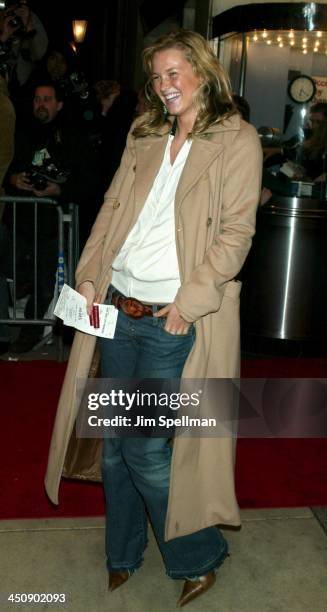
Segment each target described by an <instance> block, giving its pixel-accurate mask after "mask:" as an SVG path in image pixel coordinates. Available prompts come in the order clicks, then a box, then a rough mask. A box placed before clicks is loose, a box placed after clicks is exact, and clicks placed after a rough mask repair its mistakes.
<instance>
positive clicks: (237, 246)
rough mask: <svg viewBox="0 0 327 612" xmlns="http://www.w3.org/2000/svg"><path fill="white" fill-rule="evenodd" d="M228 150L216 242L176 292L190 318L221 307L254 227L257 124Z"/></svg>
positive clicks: (259, 159)
mask: <svg viewBox="0 0 327 612" xmlns="http://www.w3.org/2000/svg"><path fill="white" fill-rule="evenodd" d="M243 125H244V124H243ZM225 155H226V163H225V171H224V175H223V188H222V207H221V217H220V226H219V228H218V230H217V235H216V237H215V241H214V244H213V245H212V246H211V247H210V248H209V249H208V250H207V252H206V254H205V257H204V260H203V263H201V264H200V265H199V266H197V267H196V268H195V269H194V270H193V273H192V274H191V276H190V278H189V279H188V280H187V282H185V283H184V284H182V286H181V287H180V289H179V291H178V293H177V295H176V298H175V303H176V305H177V307H178V309H179V312H180V314H181V315H182V317H183V318H184V319H185V320H186V321H188V322H193V321H196V320H197V319H199V318H200V317H203V316H205V315H207V314H209V313H210V312H216V311H218V310H219V308H220V305H221V301H222V298H223V295H224V290H225V286H226V283H227V282H228V281H230V280H232V279H233V278H235V276H236V275H237V274H238V272H239V271H240V269H241V267H242V265H243V263H244V261H245V258H246V256H247V254H248V252H249V249H250V247H251V242H252V236H253V234H254V232H255V219H256V210H257V206H258V202H259V195H260V189H261V173H262V150H261V145H260V141H259V139H258V136H257V133H256V130H255V129H254V128H253V126H251V125H249V124H246V125H244V127H242V129H241V130H240V131H239V132H238V133H237V136H236V137H235V138H234V139H233V142H232V143H231V144H230V145H229V146H228V148H227V147H226V153H225ZM218 191H219V190H218V189H217V193H218Z"/></svg>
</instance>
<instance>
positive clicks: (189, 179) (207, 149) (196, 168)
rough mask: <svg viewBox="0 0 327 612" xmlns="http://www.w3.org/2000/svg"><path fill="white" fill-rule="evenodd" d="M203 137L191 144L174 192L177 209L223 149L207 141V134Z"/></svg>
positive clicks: (217, 144) (215, 143)
mask: <svg viewBox="0 0 327 612" xmlns="http://www.w3.org/2000/svg"><path fill="white" fill-rule="evenodd" d="M205 136H207V137H206V138H205V137H204V136H203V137H201V138H194V142H193V143H192V147H191V150H190V152H189V155H188V158H187V161H186V164H185V166H184V170H183V172H182V175H181V178H180V181H179V184H178V188H177V192H176V200H175V201H176V204H177V207H178V206H179V205H180V204H181V202H182V200H183V199H184V198H185V196H186V195H187V193H188V192H189V191H190V190H191V189H192V187H193V186H194V185H195V184H196V183H197V182H198V181H199V180H200V178H201V176H202V175H203V174H204V173H205V172H206V170H207V169H208V168H209V166H210V165H211V164H212V163H213V161H214V160H215V159H216V158H217V157H218V156H219V155H220V154H221V153H222V151H223V149H224V146H223V144H221V143H217V142H213V141H212V140H209V138H211V136H210V135H209V134H208V135H205Z"/></svg>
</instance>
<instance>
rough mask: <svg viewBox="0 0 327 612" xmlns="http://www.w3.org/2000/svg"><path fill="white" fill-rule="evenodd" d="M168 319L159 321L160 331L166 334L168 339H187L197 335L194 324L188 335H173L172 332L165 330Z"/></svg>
mask: <svg viewBox="0 0 327 612" xmlns="http://www.w3.org/2000/svg"><path fill="white" fill-rule="evenodd" d="M166 320H167V319H166V318H160V319H158V322H159V329H160V330H161V331H162V332H163V333H164V334H166V335H167V336H168V337H170V338H185V337H187V336H191V335H192V334H194V333H195V328H194V324H193V323H191V325H190V327H189V328H188V330H187V332H186V334H172V333H171V332H169V331H167V330H166V329H165V325H166Z"/></svg>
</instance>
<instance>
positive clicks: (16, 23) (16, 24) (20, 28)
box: [6, 0, 27, 36]
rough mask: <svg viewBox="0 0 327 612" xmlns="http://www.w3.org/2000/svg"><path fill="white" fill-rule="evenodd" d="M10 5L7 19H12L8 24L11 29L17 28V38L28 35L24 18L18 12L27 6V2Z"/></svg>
mask: <svg viewBox="0 0 327 612" xmlns="http://www.w3.org/2000/svg"><path fill="white" fill-rule="evenodd" d="M9 4H10V8H8V9H7V10H6V17H10V19H9V21H8V24H9V25H10V27H11V28H15V32H14V35H15V36H22V35H24V34H25V33H26V28H25V25H24V22H23V20H22V18H21V17H20V15H17V13H16V11H17V9H19V8H21V7H22V6H27V2H24V0H20V1H19V2H10V3H9Z"/></svg>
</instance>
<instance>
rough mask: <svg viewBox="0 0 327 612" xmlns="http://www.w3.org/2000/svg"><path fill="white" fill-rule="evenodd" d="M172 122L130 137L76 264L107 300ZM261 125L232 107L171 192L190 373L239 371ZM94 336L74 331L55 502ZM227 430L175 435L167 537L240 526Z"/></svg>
mask: <svg viewBox="0 0 327 612" xmlns="http://www.w3.org/2000/svg"><path fill="white" fill-rule="evenodd" d="M167 138H168V132H167V128H164V129H162V135H160V136H158V137H146V138H140V139H134V138H133V137H132V136H131V135H129V137H128V140H127V146H126V149H125V152H124V155H123V157H122V162H121V165H120V168H119V169H118V171H117V173H116V175H115V177H114V179H113V181H112V183H111V186H110V188H109V190H108V191H107V193H106V195H105V202H104V205H103V207H102V209H101V211H100V213H99V215H98V217H97V220H96V222H95V224H94V226H93V229H92V233H91V236H90V238H89V240H88V242H87V244H86V246H85V249H84V251H83V254H82V257H81V260H80V262H79V265H78V268H77V272H76V282H77V284H80V283H81V282H82V281H84V280H93V281H94V282H95V285H96V287H97V291H98V293H99V294H100V296H101V299H102V300H104V299H105V296H106V292H107V288H108V285H109V284H110V279H111V263H112V261H113V259H114V257H115V255H116V253H117V252H118V251H119V249H120V247H121V246H122V244H123V243H124V241H125V239H126V237H127V235H128V233H129V231H130V229H131V228H132V227H133V225H134V223H135V222H136V220H137V218H138V216H139V214H140V211H141V209H142V207H143V205H144V203H145V200H146V198H147V195H148V193H149V191H150V188H151V186H152V184H153V181H154V179H155V177H156V174H157V172H158V170H159V167H160V165H161V161H162V159H163V154H164V151H165V146H166V143H167ZM261 166H262V157H261V147H260V143H259V139H258V137H257V134H256V131H255V129H254V128H253V127H252V126H251V125H249V124H247V123H245V122H244V121H242V120H241V119H240V117H239V116H238V115H234V116H233V117H231V118H230V119H229V120H227V121H225V122H224V124H218V125H215V126H212V127H211V128H209V129H208V130H207V132H206V133H204V134H202V135H201V136H199V137H196V138H194V141H193V144H192V147H191V150H190V153H189V156H188V159H187V162H186V164H185V167H184V170H183V173H182V176H181V179H180V182H179V185H178V189H177V193H176V198H175V223H176V245H177V253H178V260H179V266H180V274H181V279H182V285H181V288H180V290H179V292H178V294H177V298H176V303H177V305H178V308H179V310H180V312H181V314H182V316H183V317H184V318H185V319H186V320H187V321H190V322H191V321H192V322H195V327H196V341H195V344H194V345H193V348H192V350H191V353H190V355H189V357H188V359H187V362H186V364H185V367H184V372H183V376H184V377H186V378H229V377H238V375H239V359H240V357H239V355H240V350H239V292H240V283H237V282H235V281H233V280H232V279H233V278H234V277H235V275H236V274H237V273H238V271H239V270H240V268H241V266H242V264H243V262H244V260H245V257H246V255H247V253H248V251H249V248H250V245H251V238H252V235H253V233H254V228H255V216H256V207H257V203H258V199H259V192H260V184H261ZM94 347H95V339H94V337H93V336H89V335H87V334H83V333H79V332H77V333H76V336H75V340H74V343H73V346H72V350H71V354H70V359H69V363H68V367H67V372H66V377H65V381H64V384H63V388H62V392H61V396H60V401H59V405H58V411H57V416H56V421H55V425H54V431H53V435H52V441H51V447H50V453H49V462H48V468H47V474H46V479H45V484H46V490H47V493H48V495H49V497H50V499H51V500H52V501H53V502H54V503H56V504H57V503H58V489H59V484H60V479H61V475H62V469H63V464H64V459H65V454H66V451H67V446H68V443H69V438H70V435H71V432H72V429H73V425H74V420H75V417H76V413H77V410H78V406H77V405H76V402H75V401H74V396H75V384H76V378H77V377H78V378H87V376H88V372H89V368H90V364H91V360H92V355H93V352H94ZM234 450H235V448H234V444H233V440H232V439H231V438H191V437H189V438H186V437H185V438H181V437H178V438H177V439H176V440H175V443H174V450H173V459H172V469H171V486H170V495H169V504H168V512H167V517H166V534H165V535H166V539H167V540H169V539H172V538H175V537H178V536H182V535H186V534H189V533H192V532H195V531H198V530H200V529H202V528H204V527H207V526H210V525H215V524H228V525H239V523H240V519H239V511H238V506H237V501H236V497H235V491H234Z"/></svg>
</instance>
